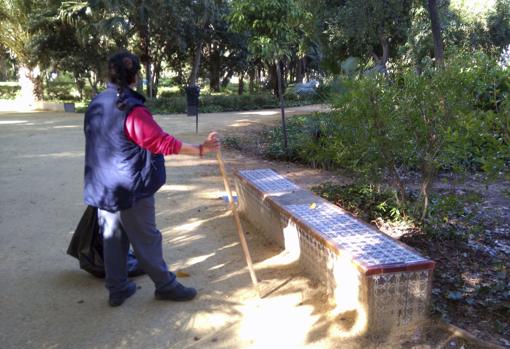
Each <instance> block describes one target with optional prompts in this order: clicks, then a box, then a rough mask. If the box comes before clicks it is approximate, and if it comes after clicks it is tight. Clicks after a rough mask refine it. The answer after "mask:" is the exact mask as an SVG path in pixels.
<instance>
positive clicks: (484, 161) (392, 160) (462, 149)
mask: <svg viewBox="0 0 510 349" xmlns="http://www.w3.org/2000/svg"><path fill="white" fill-rule="evenodd" d="M447 62H448V63H447V65H446V66H445V67H444V68H435V67H433V66H432V65H429V66H427V67H426V68H425V69H424V70H423V73H422V74H420V75H419V74H417V73H416V72H415V70H414V68H412V67H397V69H394V70H393V71H392V72H391V73H390V75H389V76H382V75H376V76H372V77H368V76H366V77H362V78H354V79H349V80H347V81H345V82H344V84H345V86H346V91H347V92H346V93H343V94H341V95H339V96H337V97H336V98H335V100H334V113H333V115H334V118H335V121H336V124H337V130H338V132H337V133H336V135H335V137H334V138H335V141H336V147H337V150H338V151H337V162H339V163H342V165H343V166H344V167H347V168H349V169H351V170H353V171H355V172H356V173H358V174H361V175H364V176H365V177H367V178H370V179H371V180H375V181H376V182H382V181H384V180H385V179H387V178H391V181H392V183H393V184H394V185H395V187H396V188H397V190H398V191H399V193H400V195H399V198H400V199H401V200H404V201H405V188H404V184H403V179H402V176H401V173H402V171H403V170H416V171H418V172H419V173H420V174H421V190H420V192H421V199H420V200H419V202H420V204H419V205H417V209H418V210H420V211H421V212H422V219H424V218H425V215H426V211H427V208H428V205H429V198H428V195H429V191H430V186H431V184H432V182H433V180H434V178H435V177H436V175H437V174H438V173H439V171H442V170H456V171H466V170H471V169H476V170H479V169H482V170H485V171H487V172H491V173H494V172H497V171H501V170H504V169H505V164H508V162H509V160H510V152H509V145H508V140H507V139H505V135H507V134H508V124H509V123H508V117H509V116H508V108H507V105H508V102H507V101H506V96H505V95H504V93H500V94H499V98H500V101H499V102H498V110H492V109H491V108H488V109H489V110H487V108H479V102H480V96H481V94H482V93H484V92H485V91H487V89H488V88H490V87H491V86H493V84H494V82H495V81H500V80H501V78H502V77H503V76H508V73H509V71H508V69H503V68H501V67H500V66H499V65H498V64H497V62H496V60H494V59H492V58H490V57H488V56H486V55H484V54H482V53H469V54H468V53H461V54H456V55H453V56H451V57H449V59H448V61H447ZM505 74H506V75H505Z"/></svg>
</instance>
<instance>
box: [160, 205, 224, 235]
mask: <svg viewBox="0 0 510 349" xmlns="http://www.w3.org/2000/svg"><path fill="white" fill-rule="evenodd" d="M229 215H230V212H228V211H227V212H225V213H223V214H220V215H215V216H214V217H210V218H206V219H198V218H196V217H194V218H190V219H189V220H188V222H186V223H184V224H180V225H177V226H175V227H172V228H169V229H165V230H163V231H162V232H161V233H162V234H163V237H167V236H168V235H170V234H174V233H178V234H180V233H190V232H193V231H195V230H196V229H197V228H198V227H200V226H201V225H202V224H204V223H208V222H211V221H213V220H216V219H218V218H223V217H228V216H229Z"/></svg>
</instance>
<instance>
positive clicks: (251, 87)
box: [248, 68, 256, 94]
mask: <svg viewBox="0 0 510 349" xmlns="http://www.w3.org/2000/svg"><path fill="white" fill-rule="evenodd" d="M255 74H256V71H255V69H254V68H252V69H250V70H249V71H248V76H249V78H250V83H249V85H248V86H249V87H248V89H249V91H250V94H252V93H254V92H255Z"/></svg>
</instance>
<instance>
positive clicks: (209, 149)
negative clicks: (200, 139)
mask: <svg viewBox="0 0 510 349" xmlns="http://www.w3.org/2000/svg"><path fill="white" fill-rule="evenodd" d="M202 147H203V152H204V154H207V153H213V152H217V151H218V150H219V149H220V140H219V139H218V134H217V133H216V132H211V133H209V135H208V136H207V138H206V140H205V141H204V143H202Z"/></svg>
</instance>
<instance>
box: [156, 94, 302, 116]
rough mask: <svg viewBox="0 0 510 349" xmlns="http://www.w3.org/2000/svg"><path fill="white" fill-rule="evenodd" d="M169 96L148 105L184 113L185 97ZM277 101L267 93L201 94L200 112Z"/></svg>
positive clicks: (161, 110)
mask: <svg viewBox="0 0 510 349" xmlns="http://www.w3.org/2000/svg"><path fill="white" fill-rule="evenodd" d="M162 95H168V96H169V97H159V98H157V99H152V100H149V101H148V105H149V107H150V108H151V110H153V111H154V112H156V113H184V112H186V97H185V96H179V95H177V96H176V95H174V94H165V93H162ZM309 103H312V101H309V100H299V101H288V102H287V103H286V106H298V105H304V104H309ZM279 105H280V104H279V101H278V100H277V99H276V98H275V97H274V96H272V95H269V94H256V95H250V94H246V95H241V96H239V95H201V96H200V106H199V112H200V113H213V112H229V111H241V110H257V109H268V108H278V107H279Z"/></svg>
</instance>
